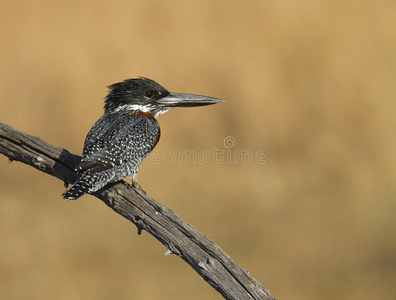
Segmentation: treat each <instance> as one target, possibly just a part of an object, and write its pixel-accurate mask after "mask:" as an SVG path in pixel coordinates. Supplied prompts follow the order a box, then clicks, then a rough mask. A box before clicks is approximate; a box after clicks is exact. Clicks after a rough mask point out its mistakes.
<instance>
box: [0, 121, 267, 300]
mask: <svg viewBox="0 0 396 300" xmlns="http://www.w3.org/2000/svg"><path fill="white" fill-rule="evenodd" d="M0 153H2V154H4V155H5V156H7V157H8V158H9V159H10V161H13V160H17V161H20V162H23V163H25V164H28V165H30V166H32V167H34V168H36V169H38V170H40V171H43V172H45V173H48V174H51V175H52V176H55V177H57V178H59V179H61V180H63V181H64V182H65V183H71V182H73V181H74V179H75V178H76V173H75V171H74V167H75V166H76V165H77V164H78V163H79V161H80V156H77V155H74V154H71V153H70V152H68V151H67V150H65V149H62V148H58V147H55V146H53V145H51V144H49V143H47V142H45V141H43V140H42V139H40V138H38V137H33V136H30V135H28V134H26V133H23V132H20V131H18V130H15V129H13V128H12V127H10V126H9V125H6V124H4V123H0ZM93 195H94V196H95V197H97V198H99V199H100V200H102V201H103V202H104V203H105V204H106V205H107V206H109V207H110V208H111V209H113V210H114V211H115V212H117V213H118V214H120V215H122V216H123V217H125V218H127V219H128V220H130V221H131V222H132V223H134V224H135V225H136V226H137V228H138V232H139V233H140V232H141V230H143V229H144V230H146V231H147V232H149V233H150V234H152V235H153V236H154V237H155V238H156V239H157V240H159V241H160V242H161V243H162V244H164V245H165V247H166V249H167V251H166V254H176V255H178V256H180V257H181V258H182V259H183V260H184V261H186V262H187V263H188V264H189V265H190V266H191V267H192V268H193V269H194V270H195V271H196V272H197V273H198V274H199V275H200V276H201V277H202V278H203V279H204V280H206V281H207V282H208V283H209V284H210V285H211V286H212V287H213V288H215V289H216V290H217V291H218V292H219V293H221V295H223V297H224V298H226V299H238V300H239V299H265V300H269V299H274V298H273V297H272V295H271V294H270V292H269V291H268V290H266V289H265V288H264V286H263V285H262V284H261V283H260V282H258V281H257V280H256V279H254V278H253V277H251V276H250V275H249V273H248V272H247V271H246V270H245V269H243V268H242V267H240V266H239V265H238V264H237V263H236V262H235V261H234V260H233V259H232V258H231V257H230V256H228V255H227V253H225V252H224V251H223V250H222V249H221V248H220V247H219V246H218V245H217V244H216V243H214V242H213V241H212V240H211V239H210V238H209V237H207V236H206V235H204V234H202V233H200V232H199V231H198V230H196V229H195V228H194V227H192V226H191V225H189V224H187V223H186V222H184V221H183V220H182V219H181V218H180V217H179V216H178V215H177V214H176V213H175V212H173V211H172V210H170V209H168V208H166V207H165V206H163V205H161V204H159V203H158V202H156V201H155V200H153V199H151V198H149V197H148V196H147V195H145V194H144V193H143V192H141V191H138V190H135V189H133V188H132V187H131V186H130V185H129V184H128V183H126V182H124V181H121V182H119V183H116V184H113V185H112V186H110V187H108V188H106V189H104V190H102V191H100V192H96V193H94V194H93Z"/></svg>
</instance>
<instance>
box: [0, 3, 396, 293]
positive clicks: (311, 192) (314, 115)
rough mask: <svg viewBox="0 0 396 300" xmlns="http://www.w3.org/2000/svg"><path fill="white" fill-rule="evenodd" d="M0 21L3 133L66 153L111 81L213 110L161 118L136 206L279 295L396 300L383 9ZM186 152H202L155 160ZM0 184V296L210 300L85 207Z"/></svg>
mask: <svg viewBox="0 0 396 300" xmlns="http://www.w3.org/2000/svg"><path fill="white" fill-rule="evenodd" d="M0 22H1V23H0V24H1V26H0V31H1V37H2V47H1V49H0V68H1V73H0V94H1V100H0V101H1V102H0V103H1V106H0V107H1V108H0V122H4V123H7V124H10V125H11V126H13V127H14V128H16V129H19V130H21V131H24V132H27V133H29V134H32V135H35V136H39V137H41V138H42V139H44V140H46V141H48V142H50V143H52V144H54V145H57V146H60V147H63V148H66V149H68V150H70V151H71V152H73V153H76V154H80V153H81V151H82V146H83V141H84V138H85V135H86V134H87V132H88V130H89V129H90V127H91V126H92V124H93V123H94V122H95V121H96V120H97V119H98V118H99V117H100V116H101V114H102V111H103V110H102V107H103V98H104V97H105V95H106V93H107V89H106V86H107V85H110V84H112V83H115V82H118V81H121V80H124V79H127V78H133V77H137V76H145V77H148V78H151V79H154V80H156V81H158V82H159V83H160V84H162V85H164V86H165V87H166V88H167V89H169V90H170V91H174V92H185V93H195V94H203V95H208V96H213V97H218V98H222V99H224V100H226V103H221V104H217V105H215V106H210V107H202V108H194V109H193V108H191V109H177V110H174V111H171V112H169V113H167V114H165V115H164V116H161V117H160V118H159V122H160V124H161V130H162V138H161V142H160V143H159V144H158V146H157V148H156V150H157V151H158V152H157V157H156V158H155V159H154V160H146V161H145V162H144V163H143V165H142V167H141V169H140V172H139V182H140V184H141V185H142V186H143V188H144V189H145V190H146V191H147V192H148V194H149V195H150V196H151V197H153V198H154V199H156V200H157V201H159V202H161V203H162V204H164V205H166V206H168V207H169V208H171V209H173V210H174V211H176V212H177V213H178V214H179V215H180V216H181V217H182V218H184V219H185V220H186V221H187V222H189V223H190V224H192V225H193V226H194V227H196V228H198V229H199V230H200V231H201V232H203V233H205V234H207V235H209V236H210V237H211V238H212V239H213V240H214V241H215V242H217V243H218V244H219V245H220V246H221V247H222V248H223V249H224V250H225V251H226V252H227V253H228V254H229V255H230V256H231V257H232V258H234V259H235V260H236V261H237V262H238V263H239V264H240V265H241V266H243V267H244V268H246V269H247V270H248V271H249V272H250V274H251V275H252V276H253V277H255V278H256V279H258V280H259V281H260V282H262V283H263V284H264V286H265V287H266V288H268V289H270V291H271V293H272V294H273V295H274V296H275V297H276V298H277V299H294V300H299V299H395V297H396V288H395V282H396V238H395V237H396V218H395V217H394V215H393V214H394V213H395V212H396V203H395V198H396V184H395V178H396V155H395V153H396V143H395V128H396V121H395V114H396V101H395V95H396V84H395V82H396V81H395V76H396V2H395V1H353V0H350V1H330V0H327V1H325V0H321V1H291V0H288V1H282V0H281V1H267V0H249V1H234V2H230V1H227V2H226V1H219V0H211V1H208V0H200V1H196V0H194V1H180V0H175V1H158V0H149V1H136V0H115V1H102V0H96V1H81V0H79V1H75V0H72V1H26V0H25V1H6V0H5V1H2V10H1V21H0ZM227 137H228V138H227ZM226 138H227V139H226ZM229 141H231V144H227V143H226V142H229ZM185 150H191V151H196V152H195V154H196V155H197V157H198V158H202V157H203V156H204V153H206V154H207V153H209V155H208V156H207V160H206V161H205V163H192V162H191V161H188V160H187V159H177V160H176V161H175V162H174V163H170V162H169V160H168V159H165V158H166V157H165V156H164V154H169V153H174V154H175V155H178V154H179V153H182V152H183V151H185ZM215 150H216V151H219V153H220V156H221V155H223V158H224V161H223V162H221V161H219V160H216V159H214V158H213V157H212V156H211V154H213V153H214V152H215ZM221 151H223V152H221ZM242 151H244V152H242ZM221 153H223V154H221ZM235 153H243V156H244V158H245V161H243V160H242V159H241V157H239V158H238V160H237V159H236V157H235V156H234V155H235ZM258 153H260V155H258ZM206 154H205V155H206ZM249 155H250V158H252V161H249V160H248V158H249ZM258 156H260V157H258ZM258 158H259V159H258ZM0 170H1V172H0V198H1V201H0V243H1V244H0V245H1V246H0V298H1V299H110V298H111V299H222V298H221V296H220V294H218V293H217V292H216V291H215V290H213V289H212V288H211V287H210V286H209V285H208V284H206V283H205V281H204V280H202V279H201V278H200V277H199V276H198V275H197V274H196V273H195V272H194V271H193V270H192V269H191V268H190V267H189V266H188V265H187V264H186V263H184V262H183V261H182V260H181V259H180V258H178V257H176V256H166V257H165V256H163V253H164V252H165V250H166V249H165V247H164V246H163V245H162V244H160V243H159V242H157V241H156V240H155V239H154V238H152V237H151V236H150V235H149V234H147V233H146V232H143V234H142V235H141V236H138V235H137V230H136V227H135V226H134V225H132V224H131V223H129V222H128V221H126V220H125V219H123V218H122V217H120V216H119V215H117V214H115V213H114V212H113V211H111V210H110V209H109V208H107V207H106V206H105V205H103V203H101V202H100V201H98V200H97V199H95V198H93V197H91V196H84V197H82V198H81V199H79V200H78V201H70V202H65V201H63V200H62V198H61V194H62V192H63V191H64V190H65V188H64V187H63V183H62V182H60V181H59V180H57V179H55V178H52V177H50V176H48V175H45V174H43V173H40V172H38V171H36V170H34V169H33V168H31V167H29V166H26V165H23V164H21V163H18V162H14V163H12V164H7V158H5V157H4V156H1V157H0Z"/></svg>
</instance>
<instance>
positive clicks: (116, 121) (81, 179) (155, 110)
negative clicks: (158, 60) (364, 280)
mask: <svg viewBox="0 0 396 300" xmlns="http://www.w3.org/2000/svg"><path fill="white" fill-rule="evenodd" d="M109 89H110V91H109V94H108V95H107V97H106V98H105V106H104V115H103V116H102V117H101V118H100V119H99V120H98V121H97V122H96V123H95V124H94V125H93V126H92V128H91V130H90V131H89V132H88V135H87V137H86V139H85V143H84V150H83V154H82V157H81V162H80V164H79V165H78V166H77V167H76V169H75V170H76V171H77V172H78V177H77V180H76V181H75V182H74V183H73V185H72V186H71V187H70V188H68V189H67V190H66V191H65V192H64V193H63V195H62V196H63V198H64V199H65V200H72V199H77V198H79V197H81V196H82V195H83V194H85V193H93V192H95V191H97V190H99V189H101V188H103V187H104V186H106V185H107V184H108V183H112V182H117V181H120V180H122V179H124V178H125V177H127V176H130V177H132V182H133V185H134V186H135V187H136V186H138V184H137V173H138V170H139V167H140V165H141V163H142V161H143V159H144V158H145V157H146V156H147V155H148V154H149V153H150V152H151V151H152V150H153V149H154V147H155V145H156V144H157V143H158V141H159V138H160V127H159V125H158V122H157V120H156V119H155V118H156V117H157V116H159V115H160V114H163V113H165V112H167V111H169V110H171V109H173V108H175V107H192V106H204V105H210V104H215V103H218V102H221V101H222V100H220V99H217V98H212V97H206V96H199V95H191V94H181V93H170V92H168V91H167V90H166V89H165V88H163V87H162V86H161V85H159V84H158V83H156V82H155V81H153V80H151V79H148V78H142V77H141V78H136V79H128V80H125V81H123V82H119V83H115V84H113V85H111V86H109Z"/></svg>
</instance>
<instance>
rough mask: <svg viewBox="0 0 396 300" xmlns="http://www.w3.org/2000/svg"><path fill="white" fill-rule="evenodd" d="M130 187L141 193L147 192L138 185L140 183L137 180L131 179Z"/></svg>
mask: <svg viewBox="0 0 396 300" xmlns="http://www.w3.org/2000/svg"><path fill="white" fill-rule="evenodd" d="M132 187H133V188H134V189H135V190H136V191H137V192H141V193H143V194H145V195H146V194H147V193H146V191H145V190H143V188H142V187H141V186H140V184H139V183H138V182H137V180H135V179H132Z"/></svg>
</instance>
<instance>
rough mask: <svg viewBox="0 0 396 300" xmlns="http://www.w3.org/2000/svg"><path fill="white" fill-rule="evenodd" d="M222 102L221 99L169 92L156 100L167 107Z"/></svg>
mask: <svg viewBox="0 0 396 300" xmlns="http://www.w3.org/2000/svg"><path fill="white" fill-rule="evenodd" d="M219 102H224V101H223V100H220V99H217V98H212V97H207V96H200V95H192V94H181V93H170V94H169V95H168V96H166V97H164V98H161V99H159V100H158V101H157V103H158V104H161V105H163V106H167V107H192V106H204V105H211V104H216V103H219Z"/></svg>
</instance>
